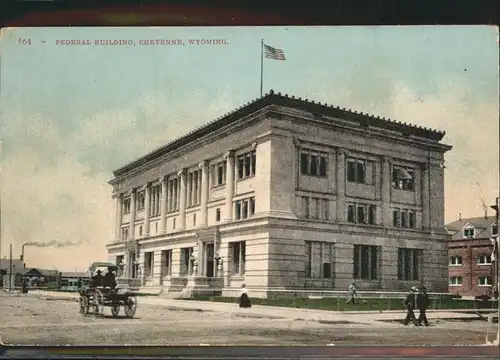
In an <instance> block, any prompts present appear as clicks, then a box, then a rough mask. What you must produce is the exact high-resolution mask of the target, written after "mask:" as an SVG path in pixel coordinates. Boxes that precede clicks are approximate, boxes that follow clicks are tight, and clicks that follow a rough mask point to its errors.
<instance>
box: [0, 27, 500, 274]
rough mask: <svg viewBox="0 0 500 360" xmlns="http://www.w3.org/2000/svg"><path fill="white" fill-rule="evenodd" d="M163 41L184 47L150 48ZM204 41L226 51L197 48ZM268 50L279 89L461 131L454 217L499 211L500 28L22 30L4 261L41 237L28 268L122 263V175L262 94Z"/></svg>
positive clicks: (453, 136)
mask: <svg viewBox="0 0 500 360" xmlns="http://www.w3.org/2000/svg"><path fill="white" fill-rule="evenodd" d="M160 39H165V40H182V43H183V44H185V45H175V46H172V45H171V46H168V45H141V43H142V41H143V40H160ZM202 39H219V40H224V42H225V44H216V45H214V44H211V45H210V44H208V45H207V44H205V45H201V44H200V45H196V44H194V45H191V44H189V40H202ZM261 39H264V42H265V43H266V44H267V45H271V46H274V47H276V48H280V49H283V50H284V52H285V56H286V60H285V61H275V60H270V59H265V60H264V84H263V85H264V92H268V91H269V89H274V90H275V91H276V92H282V93H287V94H290V95H295V96H297V97H303V98H308V99H310V100H314V101H320V102H326V103H328V104H331V105H334V106H340V107H345V108H350V109H353V110H356V111H362V112H368V113H372V114H375V115H379V116H382V117H388V118H392V119H396V120H398V121H403V122H408V123H411V124H414V125H420V126H426V127H431V128H434V129H439V130H444V131H446V136H445V138H444V140H443V141H444V142H445V143H447V144H450V145H452V146H453V150H451V151H450V152H448V153H447V154H446V169H445V218H446V222H451V221H453V220H455V219H457V218H458V217H459V214H461V215H462V217H473V216H482V215H483V214H484V211H483V208H482V201H483V200H484V202H485V203H486V204H487V205H491V204H493V203H494V201H495V197H496V196H498V192H499V179H498V178H499V175H498V174H499V148H498V146H499V145H498V144H499V110H498V109H499V100H498V96H499V93H498V91H499V89H498V87H499V69H498V63H499V58H498V56H499V54H498V28H495V27H491V26H446V27H445V26H425V27H424V26H418V27H409V26H408V27H403V26H397V27H304V26H302V27H261V28H257V27H251V28H250V27H249V28H246V27H231V28H228V27H217V28H207V27H190V28H181V27H178V28H175V27H174V28H145V27H141V28H139V27H137V28H134V27H132V28H82V27H78V28H31V29H30V28H24V29H23V28H11V29H2V34H1V40H0V51H1V52H0V56H1V80H0V81H1V82H0V85H1V108H2V114H1V131H2V132H1V138H2V149H1V150H2V162H1V166H2V169H1V170H2V173H1V174H2V179H1V193H0V195H1V220H2V222H1V225H2V227H1V254H0V256H1V257H5V256H7V257H8V255H9V244H12V245H13V255H14V257H16V258H18V257H19V254H20V251H21V245H22V244H23V243H26V242H32V243H35V244H40V243H48V245H47V246H42V245H38V246H35V245H32V246H27V247H26V249H25V260H26V262H27V266H32V267H41V268H45V269H53V268H57V269H59V270H63V271H75V270H78V271H84V270H85V269H86V268H87V267H88V266H89V265H90V263H92V262H93V261H100V260H107V252H106V249H105V244H106V243H109V242H110V241H111V240H112V237H113V229H114V213H115V210H114V205H113V202H112V200H111V187H110V186H109V185H108V181H109V180H111V179H112V176H113V175H112V172H113V171H114V170H116V169H117V168H119V167H120V166H122V165H124V164H126V163H128V162H130V161H132V160H134V159H135V158H137V157H139V156H141V155H143V154H145V153H146V152H149V151H151V150H153V149H155V148H157V147H159V146H161V145H163V144H164V143H166V142H168V141H170V140H172V139H174V138H176V137H179V136H181V135H183V134H184V133H186V132H188V131H190V130H191V129H193V128H195V127H199V126H201V125H203V124H204V123H206V122H209V121H211V120H213V119H214V118H216V117H218V116H221V115H223V114H225V113H227V112H230V111H231V110H233V109H235V108H237V107H239V106H241V105H243V104H245V103H247V102H249V101H252V100H254V99H256V98H258V97H259V96H260V59H261V52H260V48H261V47H260V44H261ZM61 40H89V41H90V42H91V43H92V45H60V42H59V44H58V41H61ZM95 40H124V41H129V40H130V41H131V43H132V44H131V45H123V46H120V45H108V46H98V45H95V44H94V41H95ZM195 43H196V41H195ZM482 199H483V200H482ZM489 214H490V215H491V216H493V210H491V209H490V210H489Z"/></svg>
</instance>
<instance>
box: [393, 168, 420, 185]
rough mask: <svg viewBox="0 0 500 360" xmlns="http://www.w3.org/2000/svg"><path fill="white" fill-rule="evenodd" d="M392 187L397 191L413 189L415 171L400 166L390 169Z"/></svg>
mask: <svg viewBox="0 0 500 360" xmlns="http://www.w3.org/2000/svg"><path fill="white" fill-rule="evenodd" d="M392 187H393V188H395V189H398V190H408V191H413V190H414V189H415V170H413V169H411V168H405V167H401V166H393V168H392Z"/></svg>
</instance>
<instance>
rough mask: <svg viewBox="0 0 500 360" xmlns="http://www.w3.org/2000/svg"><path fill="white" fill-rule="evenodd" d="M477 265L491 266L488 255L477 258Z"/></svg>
mask: <svg viewBox="0 0 500 360" xmlns="http://www.w3.org/2000/svg"><path fill="white" fill-rule="evenodd" d="M477 264H478V265H491V256H490V255H488V254H481V255H479V256H478V257H477Z"/></svg>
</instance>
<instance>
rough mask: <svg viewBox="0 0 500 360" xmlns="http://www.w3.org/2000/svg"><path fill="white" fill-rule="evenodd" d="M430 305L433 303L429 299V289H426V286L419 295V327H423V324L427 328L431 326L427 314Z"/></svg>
mask: <svg viewBox="0 0 500 360" xmlns="http://www.w3.org/2000/svg"><path fill="white" fill-rule="evenodd" d="M430 305H431V301H430V299H429V294H427V289H426V288H425V286H422V287H421V288H420V291H419V293H418V295H417V307H418V310H419V311H420V315H419V317H418V321H417V322H418V324H419V325H422V322H423V323H424V325H425V326H429V321H428V320H427V315H426V314H425V312H426V311H427V309H428V308H429V306H430Z"/></svg>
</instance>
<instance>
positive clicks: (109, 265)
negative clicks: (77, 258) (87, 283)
mask: <svg viewBox="0 0 500 360" xmlns="http://www.w3.org/2000/svg"><path fill="white" fill-rule="evenodd" d="M107 268H113V270H116V269H117V267H116V265H115V264H113V263H110V262H99V261H98V262H94V263H92V265H90V267H89V272H90V273H91V274H93V273H94V272H95V271H97V270H98V269H107Z"/></svg>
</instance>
